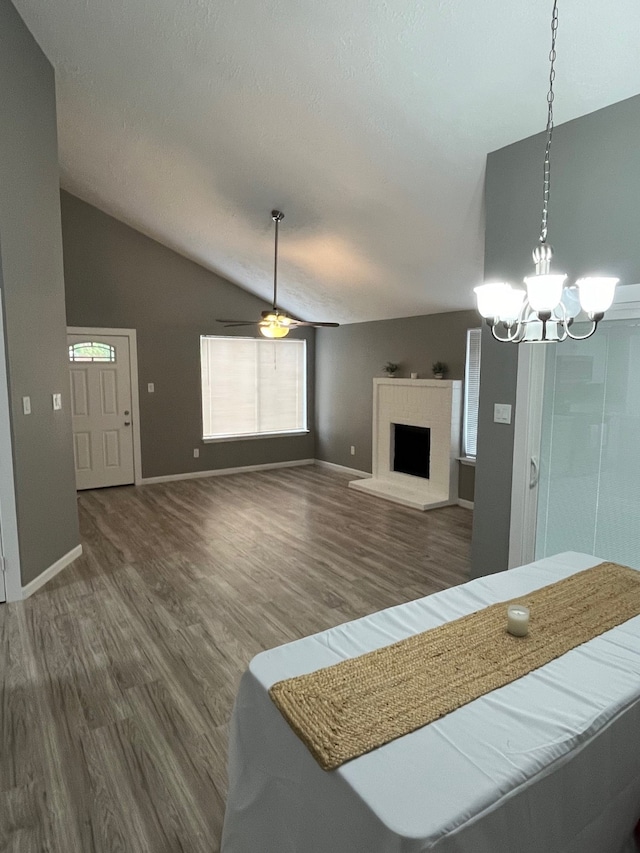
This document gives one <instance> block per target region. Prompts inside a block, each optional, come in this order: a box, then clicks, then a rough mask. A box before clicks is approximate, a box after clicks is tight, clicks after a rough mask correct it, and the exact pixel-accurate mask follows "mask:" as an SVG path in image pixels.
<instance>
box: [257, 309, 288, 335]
mask: <svg viewBox="0 0 640 853" xmlns="http://www.w3.org/2000/svg"><path fill="white" fill-rule="evenodd" d="M290 322H291V321H290V319H289V318H288V317H287V315H286V314H267V316H266V317H265V318H264V319H263V320H262V321H261V322H260V334H261V335H264V337H265V338H286V337H287V335H288V334H289V323H290Z"/></svg>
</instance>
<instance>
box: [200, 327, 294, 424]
mask: <svg viewBox="0 0 640 853" xmlns="http://www.w3.org/2000/svg"><path fill="white" fill-rule="evenodd" d="M200 356H201V363H202V435H203V437H204V438H229V437H233V436H249V435H265V434H273V433H279V432H295V431H297V430H305V429H306V428H307V391H306V386H307V382H306V379H307V368H306V361H307V359H306V341H303V340H293V339H292V340H286V341H283V340H279V341H273V340H266V339H259V338H240V337H207V336H204V335H203V336H202V337H201V338H200Z"/></svg>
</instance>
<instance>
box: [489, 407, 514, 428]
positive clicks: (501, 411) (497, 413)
mask: <svg viewBox="0 0 640 853" xmlns="http://www.w3.org/2000/svg"><path fill="white" fill-rule="evenodd" d="M493 422H494V424H510V423H511V405H510V404H509V403H494V404H493Z"/></svg>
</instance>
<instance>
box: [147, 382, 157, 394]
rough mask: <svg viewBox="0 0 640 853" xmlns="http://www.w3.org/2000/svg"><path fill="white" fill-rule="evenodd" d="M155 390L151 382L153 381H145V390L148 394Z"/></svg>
mask: <svg viewBox="0 0 640 853" xmlns="http://www.w3.org/2000/svg"><path fill="white" fill-rule="evenodd" d="M155 390H156V386H155V385H154V384H153V382H148V383H147V391H148V392H149V394H153V392H154V391H155Z"/></svg>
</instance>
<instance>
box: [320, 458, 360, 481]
mask: <svg viewBox="0 0 640 853" xmlns="http://www.w3.org/2000/svg"><path fill="white" fill-rule="evenodd" d="M316 465H318V466H319V467H320V468H331V469H332V470H333V471H342V473H343V474H352V475H353V476H354V477H363V478H366V477H371V474H369V473H368V472H367V471H358V469H357V468H347V466H346V465H338V464H337V463H336V462H325V461H324V460H323V459H316Z"/></svg>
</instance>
